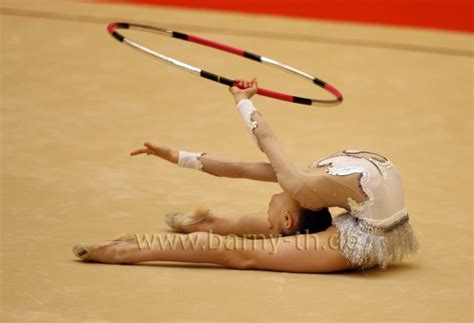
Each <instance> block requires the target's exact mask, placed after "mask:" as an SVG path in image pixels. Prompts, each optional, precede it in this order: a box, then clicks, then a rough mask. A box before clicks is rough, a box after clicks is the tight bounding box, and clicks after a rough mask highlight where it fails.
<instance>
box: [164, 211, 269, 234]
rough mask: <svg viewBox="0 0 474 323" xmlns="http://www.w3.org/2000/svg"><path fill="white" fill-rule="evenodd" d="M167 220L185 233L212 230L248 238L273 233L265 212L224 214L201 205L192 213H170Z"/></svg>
mask: <svg viewBox="0 0 474 323" xmlns="http://www.w3.org/2000/svg"><path fill="white" fill-rule="evenodd" d="M166 222H167V224H168V225H169V226H170V227H171V228H173V229H174V230H176V231H178V232H183V233H192V232H212V233H214V234H219V235H229V234H233V235H236V236H239V237H246V238H265V237H270V236H271V233H272V231H271V229H270V223H269V222H268V220H267V214H266V213H264V212H256V213H249V214H242V215H233V216H223V215H219V214H215V213H213V212H209V209H208V208H205V207H200V208H197V209H196V210H195V211H194V212H193V214H191V215H187V214H184V213H170V214H168V215H167V219H166Z"/></svg>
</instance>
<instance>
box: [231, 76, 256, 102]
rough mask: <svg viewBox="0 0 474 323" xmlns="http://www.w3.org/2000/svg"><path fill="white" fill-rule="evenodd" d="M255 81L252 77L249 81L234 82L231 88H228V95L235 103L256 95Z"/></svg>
mask: <svg viewBox="0 0 474 323" xmlns="http://www.w3.org/2000/svg"><path fill="white" fill-rule="evenodd" d="M257 86H258V84H257V79H256V78H255V77H254V78H253V79H252V80H250V81H245V80H235V83H234V85H233V86H231V87H230V89H229V90H230V93H232V95H233V96H234V100H235V103H239V102H240V100H244V99H250V98H251V97H252V96H254V94H255V93H257Z"/></svg>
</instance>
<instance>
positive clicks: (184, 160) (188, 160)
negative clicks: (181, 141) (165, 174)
mask: <svg viewBox="0 0 474 323" xmlns="http://www.w3.org/2000/svg"><path fill="white" fill-rule="evenodd" d="M202 155H204V153H190V152H187V151H184V150H181V151H180V152H179V155H178V166H179V167H185V168H194V169H197V170H201V169H202V168H203V167H204V166H203V164H202V162H201V156H202Z"/></svg>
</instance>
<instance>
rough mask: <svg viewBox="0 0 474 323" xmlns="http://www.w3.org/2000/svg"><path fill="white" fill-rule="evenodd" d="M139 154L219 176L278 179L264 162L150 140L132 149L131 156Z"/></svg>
mask: <svg viewBox="0 0 474 323" xmlns="http://www.w3.org/2000/svg"><path fill="white" fill-rule="evenodd" d="M139 154H147V155H154V156H157V157H160V158H162V159H164V160H167V161H169V162H170V163H173V164H178V165H180V166H183V167H189V168H197V169H200V170H202V171H204V172H206V173H208V174H211V175H214V176H218V177H229V178H246V179H252V180H257V181H265V182H276V181H277V178H276V175H275V172H274V171H273V168H272V167H271V165H270V164H269V163H264V162H261V163H252V162H241V161H235V160H230V159H224V158H220V157H216V156H212V155H209V154H201V153H188V152H185V151H177V150H174V149H171V148H169V147H166V146H164V145H156V144H152V143H149V142H146V143H144V148H139V149H136V150H134V151H132V152H131V153H130V156H135V155H139Z"/></svg>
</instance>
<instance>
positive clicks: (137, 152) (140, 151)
mask: <svg viewBox="0 0 474 323" xmlns="http://www.w3.org/2000/svg"><path fill="white" fill-rule="evenodd" d="M150 153H151V151H150V149H148V148H140V149H136V150H134V151H132V152H131V153H130V156H135V155H140V154H148V155H149V154H150Z"/></svg>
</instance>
